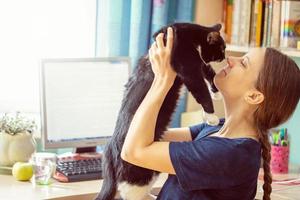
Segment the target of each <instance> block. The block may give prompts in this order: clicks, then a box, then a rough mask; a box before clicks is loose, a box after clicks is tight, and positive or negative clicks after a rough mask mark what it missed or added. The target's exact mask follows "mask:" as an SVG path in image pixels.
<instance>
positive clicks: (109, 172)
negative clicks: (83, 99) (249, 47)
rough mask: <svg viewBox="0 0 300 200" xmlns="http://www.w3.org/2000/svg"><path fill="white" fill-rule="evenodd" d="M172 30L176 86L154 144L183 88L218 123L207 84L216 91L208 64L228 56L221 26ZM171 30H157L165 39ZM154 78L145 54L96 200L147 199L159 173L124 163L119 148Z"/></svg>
mask: <svg viewBox="0 0 300 200" xmlns="http://www.w3.org/2000/svg"><path fill="white" fill-rule="evenodd" d="M170 26H171V27H172V28H173V34H174V35H173V40H174V42H173V49H172V53H171V65H172V67H173V68H174V70H175V71H176V72H177V77H176V79H175V81H174V84H173V86H172V87H171V89H170V91H169V92H168V94H167V96H166V98H165V100H164V102H163V104H162V107H161V109H160V112H159V115H158V119H157V124H156V128H155V140H156V141H157V140H159V139H160V138H161V135H162V134H163V133H164V131H165V130H166V129H167V126H168V124H169V122H170V120H171V117H172V114H173V112H174V110H175V108H176V105H177V101H178V98H179V92H180V89H181V87H182V85H183V84H184V85H185V86H186V87H187V89H188V90H189V91H190V92H191V93H192V95H193V96H194V98H195V99H196V101H197V102H198V103H199V104H201V105H202V107H203V109H204V111H205V115H204V117H205V119H206V120H207V122H208V123H209V124H218V122H219V121H218V118H217V117H216V116H215V115H214V114H213V113H214V108H213V103H212V99H211V96H210V92H209V88H208V87H207V85H206V82H205V80H204V79H206V81H207V82H208V83H209V84H210V90H211V91H212V92H213V93H217V92H218V90H217V88H216V87H215V85H214V83H213V78H214V76H215V72H214V70H213V69H212V68H211V66H210V65H209V64H207V63H208V62H210V61H222V60H223V59H224V58H225V43H224V40H223V39H222V37H221V36H220V32H219V31H220V29H221V25H220V24H217V25H215V26H213V27H204V26H200V25H198V24H191V23H175V24H171V25H170ZM167 27H168V26H166V27H163V28H162V29H161V30H159V31H158V32H156V33H155V34H154V35H153V37H154V38H155V37H156V36H157V35H158V34H159V33H161V32H163V33H164V41H166V34H167ZM153 78H154V74H153V72H152V69H151V63H150V61H149V59H148V55H145V56H143V57H142V58H141V59H140V60H139V62H138V65H137V67H136V68H135V69H134V71H133V73H132V75H131V77H130V78H129V81H128V82H127V84H126V85H125V87H126V90H125V93H124V97H123V101H122V105H121V109H120V111H119V116H118V120H117V122H116V126H115V131H114V134H113V136H112V138H111V140H110V141H109V142H108V144H107V145H106V147H105V150H104V154H103V161H102V163H103V164H102V170H103V174H102V176H103V178H104V180H103V184H102V188H101V191H100V193H99V195H98V196H97V197H96V199H97V200H111V199H114V196H115V194H116V191H117V189H119V191H120V195H121V197H122V198H123V199H126V200H140V199H143V198H144V197H145V196H146V195H147V194H148V192H149V190H150V189H151V186H152V183H153V182H154V180H155V177H156V175H157V174H158V172H156V171H153V170H149V169H145V168H141V167H137V166H135V165H132V164H130V163H127V162H125V161H123V160H122V159H121V157H120V154H121V149H122V146H123V143H124V140H125V136H126V134H127V131H128V128H129V125H130V122H131V120H132V118H133V115H134V113H135V112H136V110H137V108H138V107H139V105H140V103H141V102H142V100H143V98H144V97H145V95H146V93H147V92H148V90H149V88H150V86H151V84H152V81H153Z"/></svg>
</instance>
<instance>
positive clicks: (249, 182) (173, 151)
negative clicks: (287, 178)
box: [157, 119, 261, 200]
mask: <svg viewBox="0 0 300 200" xmlns="http://www.w3.org/2000/svg"><path fill="white" fill-rule="evenodd" d="M223 124H224V119H221V120H220V123H219V125H218V126H210V125H208V124H205V123H202V124H199V125H195V126H191V127H189V128H190V131H191V134H192V139H193V141H191V142H170V145H169V150H170V157H171V161H172V164H173V167H174V169H175V172H176V175H169V177H168V179H167V180H166V182H165V184H164V186H163V187H162V189H161V191H160V193H159V195H158V197H157V200H185V199H186V200H218V199H221V200H227V199H228V200H229V199H230V200H234V199H238V200H241V199H243V200H248V199H251V200H253V199H254V198H255V195H256V188H257V177H258V172H259V167H260V157H261V145H260V143H259V142H257V141H256V140H254V139H251V138H234V139H230V138H222V137H217V136H211V137H206V136H208V135H210V134H212V133H215V132H217V131H218V130H219V129H220V128H221V127H222V126H223Z"/></svg>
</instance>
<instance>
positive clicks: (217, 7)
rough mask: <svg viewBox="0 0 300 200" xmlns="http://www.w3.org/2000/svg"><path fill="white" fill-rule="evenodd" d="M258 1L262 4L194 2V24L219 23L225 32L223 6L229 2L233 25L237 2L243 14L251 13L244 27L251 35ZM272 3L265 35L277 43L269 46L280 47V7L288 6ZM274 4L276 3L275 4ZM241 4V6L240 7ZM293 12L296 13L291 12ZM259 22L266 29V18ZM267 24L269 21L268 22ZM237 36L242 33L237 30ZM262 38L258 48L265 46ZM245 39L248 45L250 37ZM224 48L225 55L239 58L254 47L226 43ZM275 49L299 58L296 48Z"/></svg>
mask: <svg viewBox="0 0 300 200" xmlns="http://www.w3.org/2000/svg"><path fill="white" fill-rule="evenodd" d="M250 1H251V2H252V3H251V5H252V6H251V9H250V8H248V9H246V7H249V6H250V5H249V4H247V5H246V6H245V5H244V3H245V2H247V3H249V2H250ZM258 1H260V2H263V1H262V0H233V1H232V0H210V2H209V3H208V2H207V1H206V0H196V1H195V23H198V24H202V25H206V26H211V25H213V24H216V23H221V24H222V26H223V31H225V24H226V16H227V15H228V14H226V12H228V7H227V8H226V9H225V10H226V11H225V10H224V8H225V7H224V6H228V4H230V3H229V2H231V5H232V14H233V15H232V21H231V24H232V23H234V20H233V18H234V17H236V15H238V14H239V12H234V10H233V9H234V6H235V5H234V2H239V4H240V7H238V8H239V9H243V10H245V9H246V11H245V12H251V15H250V16H249V15H248V20H250V24H249V23H248V25H247V27H246V29H247V30H249V31H250V33H251V30H252V29H253V24H251V21H253V19H252V18H253V16H252V15H253V12H254V11H253V6H254V5H255V2H258ZM225 2H226V3H225ZM268 2H270V0H268ZM272 2H273V3H272V12H270V13H273V14H270V16H269V17H270V18H271V21H270V25H271V26H270V27H268V28H269V29H270V30H271V32H270V33H269V32H268V31H267V33H269V34H270V35H269V36H268V37H270V40H271V41H272V42H273V41H274V40H275V39H277V43H276V42H275V43H276V44H277V45H275V43H274V44H273V43H272V45H271V46H280V43H281V42H280V41H279V40H280V38H278V37H282V36H281V35H278V34H281V33H280V31H281V28H282V27H280V26H279V25H280V24H281V23H285V22H284V20H282V19H281V15H282V13H281V12H282V11H281V7H282V6H286V4H288V3H286V2H283V1H282V2H283V3H280V4H281V5H280V7H278V2H280V0H272ZM275 2H277V3H275ZM241 4H243V5H242V6H241ZM275 4H276V5H277V8H276V6H275ZM289 4H290V3H289ZM293 5H294V4H293ZM297 5H299V4H297ZM290 7H291V5H290ZM290 7H287V8H290ZM278 9H279V10H278ZM275 10H277V14H276V15H275V14H274V12H275ZM298 10H299V9H298ZM261 12H263V13H261V14H262V15H266V16H267V14H266V13H265V12H264V11H263V10H262V11H261ZM291 12H292V10H290V11H289V13H288V14H290V17H291V18H295V16H294V15H295V13H294V15H292V14H291ZM293 12H296V11H293ZM227 17H228V16H227ZM240 17H242V18H243V19H244V20H245V18H246V15H245V14H244V15H241V16H240ZM297 17H298V15H296V18H297ZM244 20H243V21H242V22H241V23H242V24H243V23H244ZM256 20H257V19H255V20H254V21H256ZM261 20H262V24H261V29H263V28H266V27H264V26H263V22H264V21H268V20H267V18H265V16H261ZM269 20H270V19H269ZM275 22H278V23H275ZM268 23H269V21H268ZM272 23H275V25H274V26H273V24H272ZM240 25H241V24H240ZM274 27H277V28H278V29H277V33H276V34H275V36H274V35H272V34H273V31H274V30H273V29H274ZM254 28H255V27H254ZM232 31H233V30H232ZM263 31H265V30H263ZM238 34H243V31H242V30H240V29H239V32H238ZM231 35H232V34H231ZM223 36H224V38H225V35H223ZM263 36H264V35H263V34H262V35H261V36H260V38H261V43H260V45H259V46H265V45H263ZM246 37H248V40H247V41H248V42H246V43H250V42H251V35H247V36H246ZM276 37H277V38H276ZM254 39H256V38H254ZM285 39H286V40H288V39H287V38H285ZM271 41H270V42H271ZM239 43H241V41H240V40H239ZM242 43H243V44H244V43H245V42H242ZM254 44H256V43H255V42H254ZM269 45H270V44H269ZM269 45H267V46H269ZM226 46H227V48H226V54H227V55H233V56H241V55H243V54H245V53H247V52H248V51H249V50H250V49H251V48H253V47H252V46H254V45H253V44H252V45H250V46H248V45H240V44H232V43H229V42H228V41H227V44H226ZM277 49H278V50H280V51H281V52H283V53H284V54H286V55H288V56H291V57H294V58H300V50H297V49H296V48H287V47H278V48H277Z"/></svg>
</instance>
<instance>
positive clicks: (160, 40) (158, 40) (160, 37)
mask: <svg viewBox="0 0 300 200" xmlns="http://www.w3.org/2000/svg"><path fill="white" fill-rule="evenodd" d="M163 36H164V34H163V33H160V34H158V35H157V36H156V38H155V40H156V44H157V47H158V48H163V47H164V41H163Z"/></svg>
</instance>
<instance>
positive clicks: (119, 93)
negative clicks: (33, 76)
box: [40, 57, 130, 149]
mask: <svg viewBox="0 0 300 200" xmlns="http://www.w3.org/2000/svg"><path fill="white" fill-rule="evenodd" d="M129 74H130V60H129V58H127V57H110V58H74V59H44V60H42V63H41V70H40V83H41V84H40V85H41V121H42V125H41V127H42V144H43V147H44V149H52V148H72V147H74V148H80V147H94V146H97V145H101V144H104V143H105V142H107V140H108V139H109V138H110V137H111V136H112V134H113V132H114V128H115V124H116V121H117V117H118V112H119V109H120V107H121V102H122V98H123V93H124V90H125V84H126V82H127V81H128V78H129Z"/></svg>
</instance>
